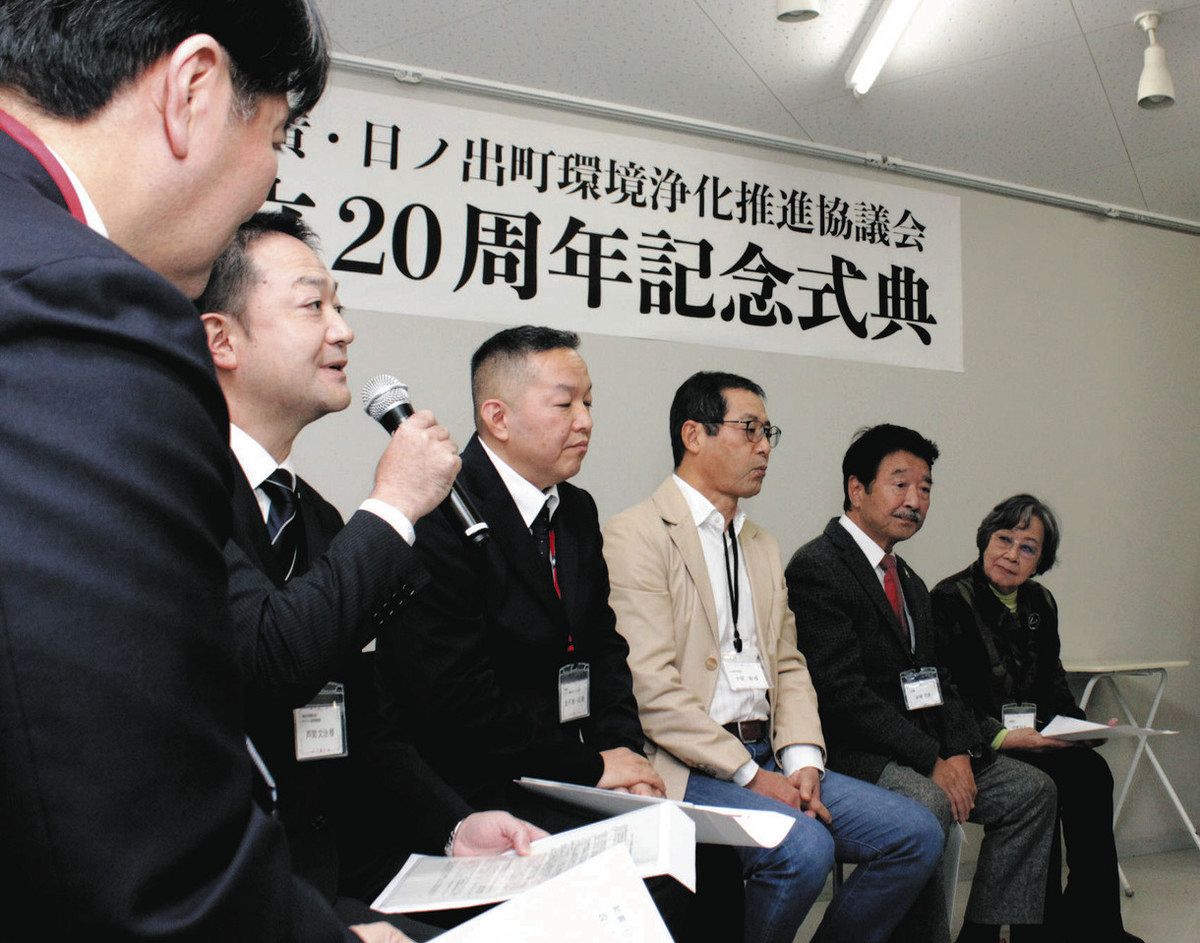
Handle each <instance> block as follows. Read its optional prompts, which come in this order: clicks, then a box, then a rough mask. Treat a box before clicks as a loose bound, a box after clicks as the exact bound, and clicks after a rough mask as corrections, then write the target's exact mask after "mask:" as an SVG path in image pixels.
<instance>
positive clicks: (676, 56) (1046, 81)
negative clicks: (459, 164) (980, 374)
mask: <svg viewBox="0 0 1200 943" xmlns="http://www.w3.org/2000/svg"><path fill="white" fill-rule="evenodd" d="M318 5H319V6H320V7H321V8H322V11H323V12H324V13H325V16H326V20H327V22H328V25H329V30H330V33H331V34H332V36H333V40H334V43H335V46H336V48H337V49H339V50H340V51H342V52H346V53H351V54H353V55H358V56H365V57H369V58H374V59H383V60H387V61H390V62H395V63H398V64H402V65H406V66H411V67H416V68H424V69H429V70H433V71H438V72H451V73H457V74H460V75H466V76H472V77H475V78H479V79H485V80H491V81H497V82H503V83H508V84H512V85H521V86H526V87H529V88H536V89H541V90H545V91H550V92H557V93H563V94H567V95H574V96H580V97H584V98H593V99H600V100H602V101H608V102H614V103H617V104H621V105H629V106H634V107H637V108H644V109H649V110H653V111H660V112H667V113H670V114H675V115H682V116H686V117H689V118H697V119H701V120H705V121H712V122H715V123H718V124H723V125H732V126H735V127H741V128H747V129H750V130H754V131H761V132H765V133H767V134H774V135H782V136H785V137H789V138H796V139H799V140H804V141H815V142H818V143H821V144H830V145H835V146H837V147H842V148H848V149H851V150H855V151H866V152H870V153H878V154H886V155H888V156H890V157H896V158H901V159H903V160H907V161H911V162H915V163H920V164H930V165H933V166H936V167H943V168H947V169H951V170H956V171H962V172H965V173H969V174H975V175H979V176H984V177H993V178H997V179H1000V180H1005V181H1010V182H1014V183H1020V184H1025V185H1028V186H1033V187H1038V188H1041V189H1045V190H1054V191H1057V192H1060V193H1068V194H1071V195H1073V196H1081V197H1085V198H1087V199H1092V200H1098V201H1102V202H1104V203H1110V204H1115V205H1117V206H1126V207H1134V208H1137V209H1144V210H1149V211H1151V212H1154V213H1161V214H1165V215H1168V216H1176V217H1183V218H1186V219H1191V220H1200V0H923V2H922V3H921V4H920V6H919V7H918V8H917V12H916V14H915V15H914V16H913V19H912V22H911V23H910V24H909V26H908V29H907V31H906V32H905V34H904V35H903V37H901V40H900V43H899V45H898V46H897V47H896V51H895V52H894V53H893V54H892V57H891V59H890V61H889V62H888V64H887V65H886V66H884V69H883V71H882V73H881V74H880V76H879V79H878V80H877V81H876V83H875V87H874V88H873V89H872V90H871V91H870V93H869V94H868V95H867V96H865V97H864V98H862V99H858V100H856V99H855V98H854V96H853V95H852V94H851V93H850V92H849V91H847V90H846V88H845V81H844V75H845V72H846V68H847V66H848V65H849V62H850V59H851V58H852V57H853V55H854V52H855V49H856V48H857V44H858V42H859V41H860V40H861V38H862V36H863V35H864V33H865V32H866V30H867V28H868V27H869V26H870V23H871V20H872V19H873V17H874V14H875V10H876V9H877V7H878V5H879V0H824V7H825V12H824V14H823V15H822V16H821V17H820V18H819V19H817V20H814V21H811V22H809V23H799V24H785V23H780V22H778V21H777V20H776V19H775V0H318ZM1145 9H1158V10H1161V11H1162V12H1163V13H1164V14H1165V15H1164V16H1163V19H1162V23H1161V25H1160V27H1159V32H1158V36H1159V41H1160V42H1161V43H1162V45H1163V46H1164V47H1165V48H1166V52H1167V63H1168V65H1169V67H1170V69H1171V74H1172V76H1173V78H1174V81H1175V95H1176V103H1175V104H1174V105H1173V106H1171V107H1169V108H1166V109H1159V110H1155V111H1145V110H1142V109H1140V108H1138V107H1137V103H1136V100H1135V99H1136V89H1137V81H1138V75H1139V73H1140V71H1141V63H1142V50H1143V49H1144V48H1145V45H1146V41H1145V36H1144V34H1143V33H1142V32H1141V31H1140V30H1138V29H1137V28H1136V27H1135V26H1134V25H1133V18H1134V14H1136V13H1138V12H1140V11H1141V10H1145Z"/></svg>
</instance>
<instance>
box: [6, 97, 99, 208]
mask: <svg viewBox="0 0 1200 943" xmlns="http://www.w3.org/2000/svg"><path fill="white" fill-rule="evenodd" d="M0 130H2V131H4V132H5V133H7V134H8V136H9V137H11V138H12V139H13V140H14V141H16V142H17V143H18V144H20V145H21V146H22V147H23V148H25V150H27V151H29V153H30V154H32V155H33V157H34V159H35V160H36V161H37V162H38V163H39V164H41V165H42V169H43V170H45V171H46V173H48V174H49V175H50V179H51V180H53V181H54V185H55V186H56V187H58V192H59V193H61V194H62V198H63V200H65V201H66V204H67V209H68V210H70V212H71V215H72V216H74V217H75V218H76V219H77V220H79V221H80V222H81V223H83V224H84V225H85V226H86V225H87V217H86V216H85V215H84V212H83V203H82V202H80V199H79V194H78V193H76V192H75V187H74V186H72V184H71V178H70V177H68V176H67V172H66V170H65V169H63V165H62V164H61V163H59V161H58V159H57V158H56V157H55V156H54V155H53V154H52V153H50V148H48V147H46V145H45V144H43V143H42V141H41V139H40V138H38V136H37V135H36V134H34V133H33V132H32V131H30V130H29V129H28V128H27V127H25V125H23V124H21V122H19V121H18V120H17V119H16V118H14V117H13V116H12V115H10V114H8V113H7V112H4V111H0Z"/></svg>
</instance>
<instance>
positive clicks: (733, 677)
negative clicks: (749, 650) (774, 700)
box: [722, 652, 771, 691]
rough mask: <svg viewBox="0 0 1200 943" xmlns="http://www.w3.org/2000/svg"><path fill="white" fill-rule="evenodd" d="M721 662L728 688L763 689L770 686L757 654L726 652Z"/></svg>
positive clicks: (740, 689)
mask: <svg viewBox="0 0 1200 943" xmlns="http://www.w3.org/2000/svg"><path fill="white" fill-rule="evenodd" d="M722 662H723V663H724V664H723V667H724V669H725V680H726V681H728V682H729V687H730V690H733V691H765V690H767V688H769V687H770V686H771V684H770V682H769V681H767V673H766V672H765V671H763V666H762V662H760V661H759V660H758V656H757V655H745V654H740V653H738V652H726V653H725V657H724V658H723V659H722Z"/></svg>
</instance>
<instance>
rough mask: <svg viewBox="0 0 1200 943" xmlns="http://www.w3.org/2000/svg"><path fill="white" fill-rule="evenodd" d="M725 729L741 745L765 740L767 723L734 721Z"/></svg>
mask: <svg viewBox="0 0 1200 943" xmlns="http://www.w3.org/2000/svg"><path fill="white" fill-rule="evenodd" d="M725 729H726V730H728V731H729V732H730V733H731V734H733V735H734V736H735V737H737V738H738V739H739V740H741V741H742V743H753V742H754V741H755V740H766V739H767V722H766V721H765V720H735V721H734V722H733V723H732V724H726V725H725Z"/></svg>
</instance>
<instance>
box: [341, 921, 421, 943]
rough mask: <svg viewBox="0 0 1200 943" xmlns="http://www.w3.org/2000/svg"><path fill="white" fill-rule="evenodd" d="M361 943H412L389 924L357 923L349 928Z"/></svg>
mask: <svg viewBox="0 0 1200 943" xmlns="http://www.w3.org/2000/svg"><path fill="white" fill-rule="evenodd" d="M350 929H351V930H352V931H353V932H354V933H356V934H358V936H359V937H360V938H361V939H362V940H363V943H412V940H411V939H410V938H409V937H407V936H405V935H404V934H403V933H401V932H400V931H399V930H397V929H396V928H395V927H393V926H392V925H391V924H390V923H359V924H356V925H355V926H353V927H351V928H350Z"/></svg>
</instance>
